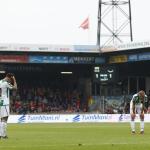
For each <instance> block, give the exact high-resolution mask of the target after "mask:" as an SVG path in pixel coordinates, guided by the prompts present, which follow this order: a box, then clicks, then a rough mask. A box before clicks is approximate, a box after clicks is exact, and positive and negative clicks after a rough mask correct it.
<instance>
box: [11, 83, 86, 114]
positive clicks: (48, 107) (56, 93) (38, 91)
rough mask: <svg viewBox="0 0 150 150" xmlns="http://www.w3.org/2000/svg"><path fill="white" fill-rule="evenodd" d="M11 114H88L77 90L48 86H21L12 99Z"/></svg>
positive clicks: (12, 95)
mask: <svg viewBox="0 0 150 150" xmlns="http://www.w3.org/2000/svg"><path fill="white" fill-rule="evenodd" d="M10 103H11V107H10V108H11V113H16V114H28V113H72V112H86V111H87V108H86V104H85V103H83V102H82V97H81V95H80V94H79V92H78V91H77V90H64V89H59V88H56V89H52V88H49V87H47V86H35V87H34V86H25V85H21V86H20V87H18V90H17V91H15V90H13V91H12V92H11V97H10Z"/></svg>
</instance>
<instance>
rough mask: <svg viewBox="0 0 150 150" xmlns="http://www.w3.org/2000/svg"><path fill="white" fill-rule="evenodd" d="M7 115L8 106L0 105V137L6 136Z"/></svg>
mask: <svg viewBox="0 0 150 150" xmlns="http://www.w3.org/2000/svg"><path fill="white" fill-rule="evenodd" d="M8 116H9V106H1V138H7V120H8Z"/></svg>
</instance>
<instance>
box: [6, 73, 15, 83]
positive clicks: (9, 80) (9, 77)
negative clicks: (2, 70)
mask: <svg viewBox="0 0 150 150" xmlns="http://www.w3.org/2000/svg"><path fill="white" fill-rule="evenodd" d="M13 76H14V74H13V73H7V74H6V77H5V79H6V80H7V81H8V82H10V83H13Z"/></svg>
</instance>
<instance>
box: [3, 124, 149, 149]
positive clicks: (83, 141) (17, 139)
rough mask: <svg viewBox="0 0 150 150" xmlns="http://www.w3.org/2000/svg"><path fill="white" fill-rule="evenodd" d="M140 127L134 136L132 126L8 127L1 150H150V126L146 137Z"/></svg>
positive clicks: (147, 127) (59, 125) (41, 125)
mask: <svg viewBox="0 0 150 150" xmlns="http://www.w3.org/2000/svg"><path fill="white" fill-rule="evenodd" d="M136 128H137V133H136V134H135V135H132V134H131V133H130V124H129V123H66V124H65V123H61V124H8V136H9V139H6V140H5V139H1V140H0V150H149V149H150V124H148V123H147V124H145V134H144V135H140V134H139V123H136Z"/></svg>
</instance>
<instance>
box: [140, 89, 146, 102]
mask: <svg viewBox="0 0 150 150" xmlns="http://www.w3.org/2000/svg"><path fill="white" fill-rule="evenodd" d="M138 95H139V97H140V98H141V99H142V100H143V99H144V96H145V92H144V91H143V90H141V91H139V92H138Z"/></svg>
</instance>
